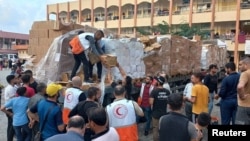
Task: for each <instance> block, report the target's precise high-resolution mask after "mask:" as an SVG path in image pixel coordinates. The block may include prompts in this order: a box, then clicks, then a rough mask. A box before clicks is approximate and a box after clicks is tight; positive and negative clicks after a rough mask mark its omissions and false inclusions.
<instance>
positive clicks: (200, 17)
mask: <svg viewBox="0 0 250 141" xmlns="http://www.w3.org/2000/svg"><path fill="white" fill-rule="evenodd" d="M204 17H206V18H204ZM211 18H212V12H204V13H194V14H193V20H192V23H208V22H211Z"/></svg>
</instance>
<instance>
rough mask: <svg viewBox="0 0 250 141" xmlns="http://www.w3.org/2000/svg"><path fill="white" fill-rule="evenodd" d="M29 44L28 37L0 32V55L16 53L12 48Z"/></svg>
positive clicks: (26, 35)
mask: <svg viewBox="0 0 250 141" xmlns="http://www.w3.org/2000/svg"><path fill="white" fill-rule="evenodd" d="M24 44H29V35H28V34H21V33H13V32H6V31H0V54H8V53H17V51H16V50H15V48H14V46H15V45H24Z"/></svg>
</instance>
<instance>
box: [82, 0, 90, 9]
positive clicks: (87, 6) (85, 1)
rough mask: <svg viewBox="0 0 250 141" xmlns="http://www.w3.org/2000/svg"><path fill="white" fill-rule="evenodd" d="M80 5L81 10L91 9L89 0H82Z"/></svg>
mask: <svg viewBox="0 0 250 141" xmlns="http://www.w3.org/2000/svg"><path fill="white" fill-rule="evenodd" d="M81 7H82V10H84V9H91V0H82V1H81Z"/></svg>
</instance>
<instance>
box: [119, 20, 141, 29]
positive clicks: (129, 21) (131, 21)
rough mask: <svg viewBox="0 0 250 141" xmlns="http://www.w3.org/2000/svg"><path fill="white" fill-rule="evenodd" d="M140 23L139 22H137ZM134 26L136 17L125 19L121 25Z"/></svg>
mask: <svg viewBox="0 0 250 141" xmlns="http://www.w3.org/2000/svg"><path fill="white" fill-rule="evenodd" d="M137 25H138V22H137ZM133 26H134V19H123V20H122V24H121V27H133Z"/></svg>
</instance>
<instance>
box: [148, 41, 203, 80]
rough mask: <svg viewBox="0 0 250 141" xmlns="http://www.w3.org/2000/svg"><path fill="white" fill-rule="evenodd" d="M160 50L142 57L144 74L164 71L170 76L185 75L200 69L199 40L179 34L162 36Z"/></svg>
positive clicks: (200, 47)
mask: <svg viewBox="0 0 250 141" xmlns="http://www.w3.org/2000/svg"><path fill="white" fill-rule="evenodd" d="M160 45H161V50H158V51H155V52H154V53H153V54H151V55H148V56H147V57H145V58H144V63H145V66H146V74H148V73H149V74H155V73H156V72H158V71H165V72H166V73H167V74H168V75H170V76H175V75H186V74H190V73H192V72H195V71H200V69H201V63H200V60H201V49H202V46H201V42H200V41H195V42H194V41H191V40H189V39H185V38H183V37H180V36H171V38H164V39H162V40H161V42H160Z"/></svg>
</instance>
